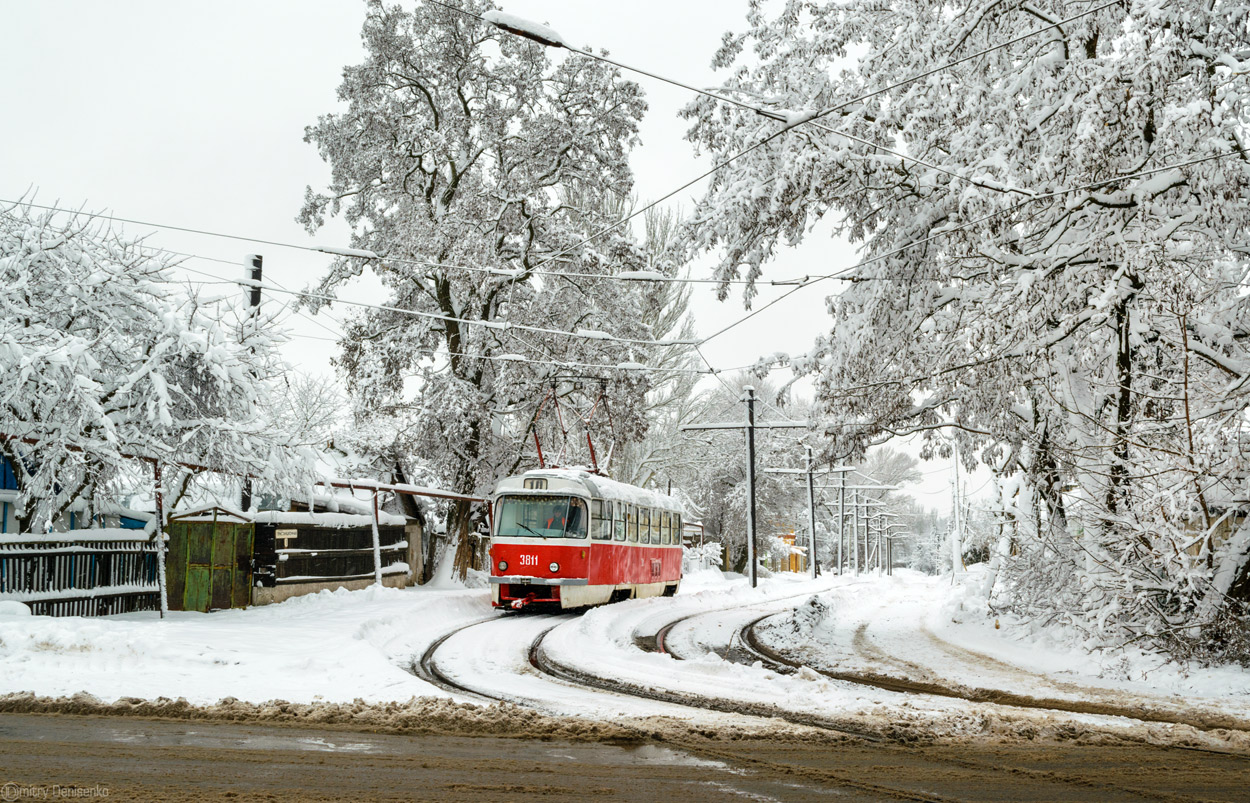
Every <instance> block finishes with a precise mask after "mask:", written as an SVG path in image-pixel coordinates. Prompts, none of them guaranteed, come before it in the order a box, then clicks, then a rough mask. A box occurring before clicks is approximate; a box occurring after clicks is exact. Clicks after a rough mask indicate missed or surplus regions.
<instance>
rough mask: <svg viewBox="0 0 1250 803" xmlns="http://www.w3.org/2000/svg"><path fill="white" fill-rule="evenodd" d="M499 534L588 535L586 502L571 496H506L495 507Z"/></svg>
mask: <svg viewBox="0 0 1250 803" xmlns="http://www.w3.org/2000/svg"><path fill="white" fill-rule="evenodd" d="M496 517H497V519H498V526H497V528H496V531H495V535H497V536H505V537H506V536H519V537H522V538H585V537H586V503H585V502H584V501H582V500H581V499H577V498H576V497H571V496H504V497H501V498H500V500H499V509H498V510H497V511H496Z"/></svg>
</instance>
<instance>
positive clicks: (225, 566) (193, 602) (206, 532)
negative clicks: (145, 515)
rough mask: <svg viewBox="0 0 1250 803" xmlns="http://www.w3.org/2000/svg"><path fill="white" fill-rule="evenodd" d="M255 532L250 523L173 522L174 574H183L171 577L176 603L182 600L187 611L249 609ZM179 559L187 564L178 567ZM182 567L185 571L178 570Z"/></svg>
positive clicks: (171, 540) (172, 550) (171, 523)
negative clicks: (178, 576) (182, 559)
mask: <svg viewBox="0 0 1250 803" xmlns="http://www.w3.org/2000/svg"><path fill="white" fill-rule="evenodd" d="M180 531H181V532H180ZM254 532H255V528H254V525H252V524H251V523H248V524H240V523H236V522H228V521H220V520H219V521H216V522H212V521H172V522H170V542H171V543H170V557H171V563H172V564H174V567H172V568H173V572H172V574H175V575H176V574H182V575H183V578H177V577H172V576H171V582H170V591H171V592H173V593H172V594H171V596H172V597H174V598H175V604H177V600H178V599H179V598H180V601H181V602H182V605H181V607H182V610H184V611H208V610H210V609H213V608H243V607H246V606H247V605H248V604H249V603H250V602H251V586H252V570H251V560H252V538H253V533H254ZM178 542H181V543H178ZM179 558H184V559H185V561H186V562H185V563H184V564H183V565H182V566H177V561H178V559H179ZM180 568H181V569H183V571H182V572H179V571H178V569H180ZM184 578H185V579H184ZM179 580H182V582H181V583H180V582H179ZM179 586H182V587H181V589H180V588H179ZM179 591H181V594H179Z"/></svg>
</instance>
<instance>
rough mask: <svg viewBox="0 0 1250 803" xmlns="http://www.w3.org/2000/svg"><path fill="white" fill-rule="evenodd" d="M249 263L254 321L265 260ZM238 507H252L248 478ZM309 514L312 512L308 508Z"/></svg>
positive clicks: (252, 258) (255, 258)
mask: <svg viewBox="0 0 1250 803" xmlns="http://www.w3.org/2000/svg"><path fill="white" fill-rule="evenodd" d="M248 260H250V261H251V267H249V268H248V271H247V278H248V281H249V282H251V285H250V286H249V288H248V294H247V301H248V306H249V307H250V308H251V312H250V313H249V314H248V318H249V319H250V320H252V321H255V320H256V319H258V318H259V317H260V310H259V309H258V308H259V307H260V281H261V278H260V277H261V264H262V263H263V262H264V261H265V258H264V257H263V256H261V255H260V254H252V255H251V256H249V257H248ZM239 507H240V508H241V509H242V511H243V512H244V513H246V512H247V511H248V510H249V509H250V508H251V507H252V479H251V478H250V477H244V478H243V488H242V490H241V491H240V493H239ZM308 510H309V512H310V513H311V512H312V508H311V507H310V508H309V509H308Z"/></svg>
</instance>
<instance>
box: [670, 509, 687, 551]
mask: <svg viewBox="0 0 1250 803" xmlns="http://www.w3.org/2000/svg"><path fill="white" fill-rule="evenodd" d="M673 531H674V534H675V535H676V536H677V537H676V538H675V539H673V540H674V543H677V544H680V545H681V546H685V545H686V531H685V530H684V529H682V526H681V514H680V513H674V514H673Z"/></svg>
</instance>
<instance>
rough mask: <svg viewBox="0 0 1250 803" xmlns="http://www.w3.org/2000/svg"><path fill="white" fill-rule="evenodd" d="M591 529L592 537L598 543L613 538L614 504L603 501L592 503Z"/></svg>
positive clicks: (592, 501)
mask: <svg viewBox="0 0 1250 803" xmlns="http://www.w3.org/2000/svg"><path fill="white" fill-rule="evenodd" d="M590 515H591V529H590V537H591V538H593V539H594V540H596V541H608V540H611V538H612V503H611V502H605V501H603V500H602V499H593V500H591V502H590Z"/></svg>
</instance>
